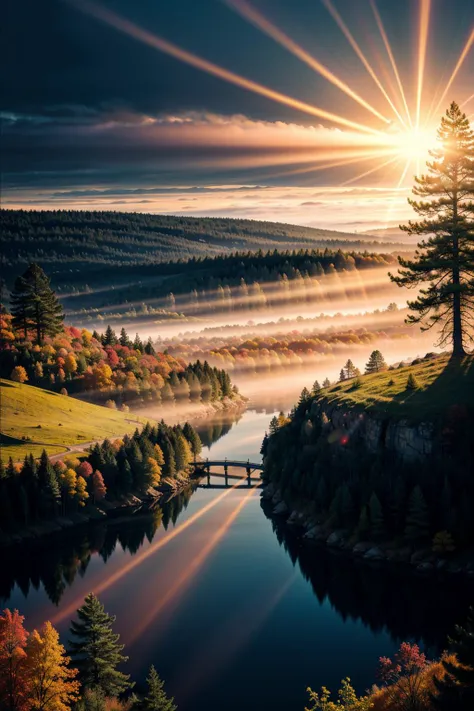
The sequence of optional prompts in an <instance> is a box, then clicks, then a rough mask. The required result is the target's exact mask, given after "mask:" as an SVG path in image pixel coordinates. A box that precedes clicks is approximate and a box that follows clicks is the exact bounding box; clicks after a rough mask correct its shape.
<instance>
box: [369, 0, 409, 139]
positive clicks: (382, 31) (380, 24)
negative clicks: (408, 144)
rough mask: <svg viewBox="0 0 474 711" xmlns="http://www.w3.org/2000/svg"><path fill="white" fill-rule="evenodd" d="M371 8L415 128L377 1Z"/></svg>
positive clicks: (407, 111) (373, 0) (371, 2)
mask: <svg viewBox="0 0 474 711" xmlns="http://www.w3.org/2000/svg"><path fill="white" fill-rule="evenodd" d="M370 6H371V8H372V12H373V13H374V17H375V21H376V23H377V27H378V28H379V32H380V35H381V37H382V40H383V43H384V45H385V49H386V50H387V54H388V58H389V59H390V64H391V65H392V69H393V73H394V74H395V79H396V80H397V84H398V88H399V90H400V96H401V97H402V101H403V106H404V108H405V112H406V115H407V118H408V123H409V125H410V127H411V128H413V122H412V120H411V115H410V110H409V108H408V104H407V99H406V96H405V90H404V89H403V84H402V80H401V78H400V72H399V71H398V67H397V63H396V61H395V57H394V54H393V52H392V47H391V45H390V42H389V40H388V36H387V33H386V31H385V27H384V24H383V22H382V17H381V16H380V13H379V11H378V8H377V5H376V4H375V0H370Z"/></svg>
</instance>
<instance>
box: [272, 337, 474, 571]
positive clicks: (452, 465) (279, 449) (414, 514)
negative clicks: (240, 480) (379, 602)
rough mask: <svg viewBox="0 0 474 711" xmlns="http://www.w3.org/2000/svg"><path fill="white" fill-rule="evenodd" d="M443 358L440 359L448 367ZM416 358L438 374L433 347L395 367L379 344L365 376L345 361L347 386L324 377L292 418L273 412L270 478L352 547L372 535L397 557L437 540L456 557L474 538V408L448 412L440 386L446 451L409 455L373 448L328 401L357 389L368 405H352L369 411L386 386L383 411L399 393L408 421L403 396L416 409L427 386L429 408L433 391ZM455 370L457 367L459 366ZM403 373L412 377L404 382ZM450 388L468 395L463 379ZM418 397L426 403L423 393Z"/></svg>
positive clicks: (440, 444) (398, 408) (293, 503)
mask: <svg viewBox="0 0 474 711" xmlns="http://www.w3.org/2000/svg"><path fill="white" fill-rule="evenodd" d="M443 362H444V361H443V360H441V361H440V363H441V366H440V367H441V369H442V368H443ZM415 363H418V364H419V366H418V372H430V371H431V370H432V366H433V364H434V363H436V358H435V360H434V361H433V354H427V356H426V358H425V359H419V360H417V361H413V364H412V366H410V367H402V368H401V369H400V371H399V373H397V371H396V370H392V371H390V370H389V369H388V367H387V365H386V363H385V361H384V358H383V356H382V354H381V353H380V351H378V350H376V351H373V353H372V355H371V357H370V358H369V360H368V362H367V365H366V375H363V376H360V374H359V373H358V372H357V369H356V368H355V367H354V365H353V364H352V361H350V360H348V361H347V363H346V365H345V366H344V367H342V368H341V376H340V381H341V384H337V385H333V387H332V388H330V387H329V385H330V384H329V383H328V382H326V383H323V385H324V386H325V387H323V388H321V386H320V384H319V383H318V382H315V384H314V385H313V389H312V391H311V392H310V391H309V390H307V389H306V388H305V389H304V390H303V392H302V393H301V396H300V399H299V401H298V403H297V405H296V406H295V407H294V408H293V409H292V410H291V412H290V413H289V415H288V416H285V415H284V414H283V413H281V414H280V416H279V417H278V418H277V417H275V418H273V420H272V422H271V424H270V430H269V434H268V436H266V437H265V439H264V442H263V445H262V454H263V457H264V465H265V477H266V478H267V480H268V481H271V482H273V483H274V485H275V487H277V488H278V490H279V491H280V492H281V495H282V497H283V499H284V500H285V501H286V502H287V503H288V505H289V508H290V509H291V508H293V507H294V508H297V509H299V508H302V509H303V510H305V511H308V512H310V513H311V515H312V516H313V517H314V520H315V522H316V523H317V524H318V525H320V526H321V528H322V531H323V532H324V533H323V535H326V533H327V535H326V538H327V537H328V536H329V535H330V533H331V532H334V531H343V532H344V538H345V540H347V541H348V545H349V546H352V547H354V545H356V544H358V543H364V542H371V544H372V545H377V544H378V545H383V546H384V547H385V548H387V550H390V551H392V554H393V555H392V558H393V560H396V559H397V555H398V553H397V550H398V551H400V550H401V549H404V551H405V553H406V551H408V555H409V556H410V551H411V552H413V550H416V549H417V548H419V547H424V548H427V547H432V549H433V551H435V552H437V553H439V555H441V557H443V556H448V557H449V555H450V554H451V553H452V552H453V551H454V550H464V549H466V548H467V547H468V546H471V545H472V543H473V541H474V527H473V520H472V515H471V512H472V507H473V505H474V486H473V482H472V476H471V473H472V467H473V462H474V451H473V449H472V445H471V442H470V439H469V437H468V432H469V431H470V428H471V427H472V412H471V414H469V410H468V409H467V408H465V407H462V406H461V405H460V406H459V407H458V408H457V410H449V409H448V410H447V411H446V409H445V402H444V399H443V398H442V397H441V394H440V396H439V397H438V395H437V393H438V392H439V388H440V387H441V386H438V387H436V386H431V387H432V388H433V387H434V393H435V394H434V395H433V398H434V400H435V401H436V402H435V403H432V416H433V417H435V411H434V406H435V405H436V406H437V407H438V409H439V410H440V411H442V412H443V419H441V420H439V421H436V419H435V427H437V428H439V435H438V438H437V439H436V442H437V448H436V450H435V451H433V452H432V453H431V455H426V456H424V457H423V459H421V460H420V459H414V460H412V461H410V460H402V459H401V457H400V456H398V455H397V454H395V453H394V452H393V451H392V450H391V449H389V448H387V447H378V448H377V451H376V452H373V451H371V450H369V449H368V448H367V446H366V443H365V442H364V440H363V438H362V437H358V430H357V425H354V426H351V427H350V428H348V429H347V430H345V429H343V430H336V429H334V428H333V426H332V425H331V421H330V420H329V419H328V416H327V414H326V407H327V404H328V396H329V397H330V396H331V393H334V396H336V397H337V395H338V394H339V392H341V393H342V395H341V398H343V397H348V396H350V394H351V392H352V391H353V392H354V398H357V393H359V392H362V393H363V394H364V395H365V397H366V402H364V397H363V396H362V397H361V398H360V401H359V400H357V402H355V403H352V409H354V407H356V405H357V404H358V405H359V408H364V409H359V410H356V412H360V417H362V418H363V417H365V415H366V414H367V409H370V407H369V406H368V404H367V401H370V402H371V403H372V405H373V403H374V399H375V395H374V393H375V392H377V390H376V389H377V388H379V391H380V395H379V398H380V408H379V410H380V411H379V412H378V414H379V415H381V416H385V417H387V416H388V415H389V413H390V412H393V409H392V410H389V402H390V399H391V398H393V402H394V405H393V407H394V408H395V412H396V415H397V416H398V417H399V418H400V417H401V416H402V415H401V412H402V406H403V404H402V403H401V404H399V403H400V401H399V400H397V397H400V398H401V400H402V401H403V400H407V402H408V404H407V405H405V411H406V410H407V408H408V407H410V405H409V403H410V402H411V400H410V397H409V396H410V395H412V397H413V393H415V392H418V391H419V392H420V393H423V392H426V393H427V394H426V395H425V396H424V399H423V403H424V410H423V412H424V413H425V410H426V402H427V401H428V402H429V397H430V396H429V388H425V389H424V390H423V389H422V386H421V383H420V381H419V380H418V378H417V376H416V375H415V372H416V370H415V368H414V367H413V366H414V365H415ZM401 365H402V366H403V364H401ZM466 367H469V364H468V363H466ZM391 372H393V377H392V378H391V377H390V375H391ZM453 372H454V374H456V373H457V368H455V367H454V366H453ZM371 374H372V375H371ZM444 377H446V376H444ZM401 378H403V379H404V380H403V383H401V385H400V384H399V385H398V386H397V383H400V379H401ZM454 382H457V383H458V389H459V388H460V387H461V388H462V383H463V378H462V376H460V377H458V378H457V380H455V381H453V383H454ZM343 385H344V387H345V389H344V390H342V388H343ZM393 386H395V387H401V388H402V391H401V392H400V394H399V396H398V395H395V396H393V395H392V396H391V395H390V393H391V388H392V387H393ZM464 387H466V386H465V385H464ZM451 388H452V391H451V392H449V388H448V392H447V393H445V395H444V397H445V398H447V399H448V400H449V399H450V398H452V397H456V398H458V397H459V402H462V400H461V397H462V394H460V393H459V392H458V391H455V390H454V385H453V386H451ZM334 396H333V397H334ZM467 397H468V395H467V394H466V395H465V398H467ZM413 402H414V404H413V405H412V406H411V410H410V411H409V412H407V416H408V417H411V418H414V417H416V415H417V414H418V416H419V417H422V415H421V414H420V407H419V408H417V407H416V404H415V403H416V402H417V400H414V401H413ZM418 402H419V403H420V405H421V402H422V395H420V396H419V398H418ZM346 405H347V403H346ZM348 407H351V405H350V403H349V405H348ZM373 407H374V405H373ZM425 414H426V413H425ZM436 431H438V430H436ZM328 472H330V476H329V475H328ZM405 553H404V554H405ZM400 555H401V553H400Z"/></svg>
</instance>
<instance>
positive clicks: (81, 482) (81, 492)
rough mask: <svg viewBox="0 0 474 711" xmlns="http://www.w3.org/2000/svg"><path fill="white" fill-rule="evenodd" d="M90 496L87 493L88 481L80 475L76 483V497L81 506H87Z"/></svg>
mask: <svg viewBox="0 0 474 711" xmlns="http://www.w3.org/2000/svg"><path fill="white" fill-rule="evenodd" d="M88 498H89V494H88V493H87V482H86V480H85V479H84V477H82V476H78V477H77V483H76V499H77V501H78V503H79V506H85V505H86V501H87V499H88Z"/></svg>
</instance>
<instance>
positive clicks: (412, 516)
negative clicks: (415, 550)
mask: <svg viewBox="0 0 474 711" xmlns="http://www.w3.org/2000/svg"><path fill="white" fill-rule="evenodd" d="M429 532H430V521H429V513H428V507H427V505H426V501H425V497H424V496H423V492H422V491H421V489H420V487H419V486H415V488H414V489H413V491H412V492H411V495H410V498H409V500H408V511H407V515H406V521H405V536H406V538H407V539H408V540H409V541H418V540H422V539H423V538H427V537H428V535H429Z"/></svg>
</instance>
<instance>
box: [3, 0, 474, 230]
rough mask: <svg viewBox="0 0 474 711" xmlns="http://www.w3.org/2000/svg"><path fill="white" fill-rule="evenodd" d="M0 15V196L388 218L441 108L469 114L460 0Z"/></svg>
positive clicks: (346, 221) (214, 0)
mask: <svg viewBox="0 0 474 711" xmlns="http://www.w3.org/2000/svg"><path fill="white" fill-rule="evenodd" d="M25 14H27V15H28V16H29V17H30V18H32V19H34V20H35V22H34V23H32V25H35V31H34V32H32V31H31V30H30V29H29V28H28V27H25V24H24V21H23V18H24V16H25ZM303 17H304V22H303V21H302V18H303ZM6 19H7V23H8V25H9V27H10V28H11V32H10V33H9V36H8V38H7V40H6V47H5V49H6V52H7V56H8V60H9V64H10V65H11V69H12V71H10V72H4V73H3V76H2V80H1V81H2V89H3V91H2V103H1V105H0V117H1V120H2V130H3V141H4V161H3V173H2V183H3V185H2V190H3V200H2V203H3V204H2V207H4V208H11V209H15V208H18V209H19V208H22V209H60V208H61V209H83V210H94V209H95V210H115V211H121V212H142V213H150V214H163V215H176V216H186V215H189V216H194V217H228V218H232V217H235V218H240V219H242V218H243V219H254V220H263V221H270V222H285V223H287V224H295V225H301V226H307V227H316V228H320V229H331V230H335V231H338V232H357V233H363V232H370V231H371V230H377V229H387V228H389V229H394V228H395V227H396V225H398V224H399V223H401V222H404V221H405V220H406V219H408V217H409V216H410V215H411V208H410V206H409V205H408V203H407V197H408V196H409V194H410V189H411V186H412V184H413V179H414V175H415V174H419V173H420V171H421V169H422V167H423V166H424V163H425V160H426V158H427V156H428V149H429V148H430V147H432V146H433V145H434V143H435V134H436V128H437V126H438V124H439V121H440V118H441V115H442V114H443V112H444V110H445V109H446V108H447V107H448V106H449V104H450V102H451V101H452V100H453V99H455V100H457V102H458V103H459V104H460V105H461V107H462V109H463V110H465V112H466V114H467V115H468V117H469V118H471V119H472V117H473V116H474V114H472V115H470V112H472V111H474V94H472V69H471V67H472V63H470V62H469V57H470V55H471V52H472V47H473V43H474V28H473V27H472V19H471V14H470V10H469V2H466V1H465V0H455V2H454V3H452V6H451V8H450V12H449V13H446V12H443V11H442V10H441V9H440V8H438V6H437V5H436V3H433V2H432V1H431V0H419V2H416V3H414V2H412V1H411V0H403V2H402V3H400V4H398V5H397V8H396V9H395V8H394V7H393V4H390V3H387V2H382V1H379V2H378V3H376V2H375V0H367V2H364V3H363V4H360V3H359V4H358V6H357V8H354V5H353V3H350V2H348V0H339V2H337V3H336V2H333V0H321V2H314V3H308V2H307V0H298V2H297V3H296V4H295V3H291V5H290V4H289V3H288V2H287V1H286V0H279V1H278V2H276V3H275V2H273V3H269V2H265V0H255V2H252V3H250V2H247V0H205V1H204V2H202V3H199V6H198V7H197V6H196V5H195V4H194V3H192V2H191V1H190V0H184V2H183V3H181V4H180V6H179V8H172V7H170V6H161V7H160V6H157V5H156V4H152V3H145V4H143V5H142V6H141V7H140V8H137V7H133V6H131V5H130V3H127V2H126V1H125V0H119V1H116V2H113V3H112V2H99V3H96V2H90V1H89V0H88V1H87V2H82V3H78V2H75V0H68V1H66V0H54V2H53V3H52V4H51V6H50V8H49V11H48V13H43V12H41V10H38V8H37V7H35V5H34V3H33V2H32V0H22V2H20V3H17V4H16V5H15V6H14V5H13V4H11V5H10V6H8V8H7V18H6ZM216 27H218V28H219V31H218V32H217V33H216V32H215V28H216ZM242 48H245V50H244V51H242ZM5 66H6V64H5Z"/></svg>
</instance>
